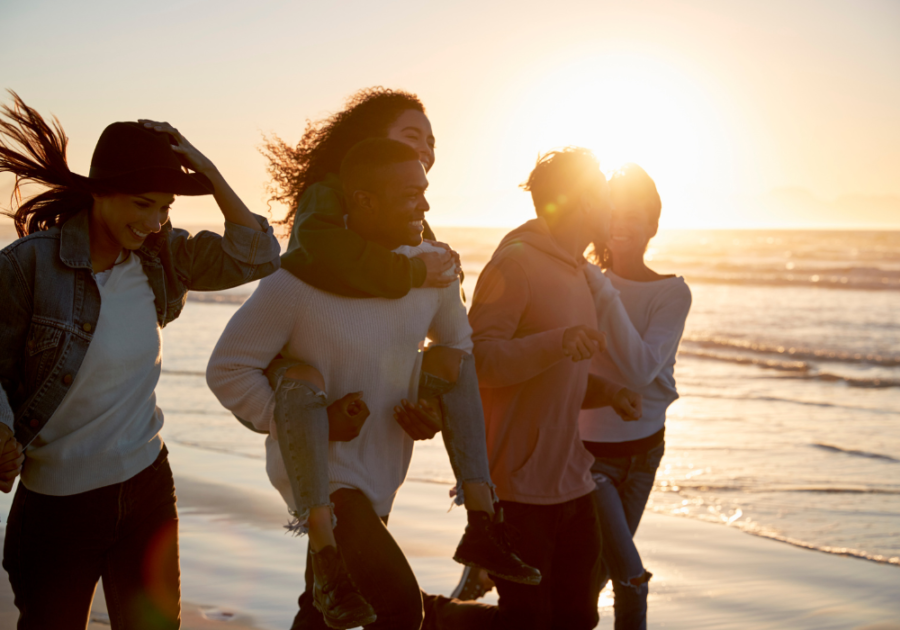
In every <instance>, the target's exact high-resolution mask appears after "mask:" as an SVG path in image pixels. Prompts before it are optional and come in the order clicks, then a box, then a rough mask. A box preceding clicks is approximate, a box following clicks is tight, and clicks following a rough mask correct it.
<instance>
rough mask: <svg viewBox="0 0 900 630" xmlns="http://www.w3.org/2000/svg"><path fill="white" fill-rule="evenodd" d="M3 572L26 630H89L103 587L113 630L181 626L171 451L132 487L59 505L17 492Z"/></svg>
mask: <svg viewBox="0 0 900 630" xmlns="http://www.w3.org/2000/svg"><path fill="white" fill-rule="evenodd" d="M3 568H4V569H6V571H7V573H9V581H10V584H11V585H12V589H13V593H14V594H15V604H16V607H17V608H18V609H19V623H18V628H19V630H46V629H48V628H53V630H68V629H69V628H71V629H72V630H75V629H77V630H84V628H85V627H86V626H87V624H88V615H89V613H90V609H91V601H92V600H93V597H94V591H95V590H96V588H97V580H98V579H100V578H101V577H102V578H103V592H104V594H105V595H106V603H107V606H108V609H109V618H110V623H111V625H112V628H113V630H119V629H127V630H162V629H165V630H169V629H173V630H174V629H177V628H178V627H179V625H180V623H181V597H180V571H179V568H178V514H177V512H176V509H175V483H174V481H173V480H172V470H171V469H170V468H169V462H168V459H167V451H166V449H165V448H163V450H162V452H161V453H160V454H159V457H158V458H157V459H156V461H155V462H153V463H152V464H151V465H150V466H148V467H147V468H145V469H144V470H143V471H141V472H140V473H138V474H137V475H135V476H134V477H132V478H131V479H129V480H128V481H125V482H122V483H117V484H113V485H111V486H105V487H103V488H98V489H96V490H91V491H89V492H82V493H80V494H74V495H71V496H64V497H57V496H48V495H45V494H39V493H37V492H32V491H30V490H28V489H27V488H25V486H24V485H23V484H21V483H20V484H19V487H18V490H16V496H15V499H13V505H12V509H11V510H10V512H9V522H8V523H7V525H6V541H5V543H4V545H3Z"/></svg>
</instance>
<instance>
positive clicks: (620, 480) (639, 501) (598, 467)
mask: <svg viewBox="0 0 900 630" xmlns="http://www.w3.org/2000/svg"><path fill="white" fill-rule="evenodd" d="M664 453H665V443H663V444H660V445H659V446H656V447H654V448H652V449H650V450H649V451H647V452H646V453H644V454H642V455H633V456H631V457H598V458H596V459H595V460H594V465H593V466H592V467H591V473H592V474H593V476H594V481H595V482H596V484H597V489H596V490H595V494H596V496H597V507H598V510H599V513H600V528H601V531H602V532H603V580H602V582H601V590H602V587H603V586H605V584H606V581H607V580H608V579H610V578H612V580H613V593H614V595H615V605H614V610H615V615H616V623H615V630H632V629H637V630H646V628H647V593H648V592H649V589H648V583H647V582H646V581H645V582H643V583H641V584H639V585H634V584H632V583H631V582H632V580H637V581H639V580H640V578H641V576H643V575H644V571H645V569H644V564H643V562H642V561H641V555H640V554H639V553H638V550H637V547H636V546H635V544H634V534H635V532H636V531H637V528H638V525H639V524H640V522H641V516H642V515H643V513H644V508H645V507H646V505H647V499H649V498H650V491H651V490H652V489H653V481H654V479H655V478H656V469H657V468H659V462H660V460H662V457H663V454H664Z"/></svg>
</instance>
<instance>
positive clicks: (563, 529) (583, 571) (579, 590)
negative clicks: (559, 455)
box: [494, 492, 602, 630]
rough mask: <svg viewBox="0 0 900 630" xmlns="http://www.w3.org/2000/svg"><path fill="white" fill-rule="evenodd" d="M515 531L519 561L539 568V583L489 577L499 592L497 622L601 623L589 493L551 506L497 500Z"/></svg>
mask: <svg viewBox="0 0 900 630" xmlns="http://www.w3.org/2000/svg"><path fill="white" fill-rule="evenodd" d="M500 505H501V507H502V508H503V516H504V519H505V521H506V522H507V523H508V524H509V525H510V526H511V527H512V528H513V529H515V530H516V531H517V532H518V540H517V541H516V549H517V550H518V551H519V556H521V558H522V560H524V561H525V562H527V563H528V564H530V565H531V566H533V567H537V568H538V569H540V571H541V576H542V577H541V583H540V585H539V586H527V585H524V584H516V583H514V582H510V581H508V580H503V579H499V578H494V581H495V582H496V583H497V592H498V593H499V595H500V602H499V610H498V614H497V620H496V627H501V628H510V629H512V628H515V629H516V630H519V629H521V630H526V629H528V630H532V629H533V630H549V629H553V630H583V629H585V630H586V629H589V628H593V627H594V626H596V625H597V624H598V623H599V622H600V615H599V614H598V612H597V599H598V597H599V595H600V578H601V569H600V566H601V565H600V550H601V547H602V545H601V534H600V522H599V520H598V517H597V507H596V503H595V499H594V493H593V492H592V493H590V494H588V495H585V496H583V497H580V498H578V499H573V500H572V501H567V502H565V503H559V504H556V505H531V504H526V503H513V502H511V501H501V502H500Z"/></svg>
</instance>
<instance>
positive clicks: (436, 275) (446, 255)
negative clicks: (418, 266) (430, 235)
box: [416, 241, 462, 289]
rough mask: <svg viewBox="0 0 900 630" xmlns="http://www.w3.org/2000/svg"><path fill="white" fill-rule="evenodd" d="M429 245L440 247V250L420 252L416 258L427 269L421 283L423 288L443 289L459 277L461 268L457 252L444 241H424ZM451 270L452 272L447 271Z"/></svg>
mask: <svg viewBox="0 0 900 630" xmlns="http://www.w3.org/2000/svg"><path fill="white" fill-rule="evenodd" d="M425 242H426V243H428V244H429V245H433V246H435V247H440V248H441V249H442V250H444V251H442V252H422V253H421V254H419V255H418V256H416V258H419V259H421V260H422V262H424V263H425V269H426V271H427V273H426V276H425V282H424V283H422V288H423V289H428V288H433V289H443V288H445V287H449V286H450V285H451V284H453V283H454V282H456V280H457V278H459V272H460V271H461V269H462V265H461V264H460V259H459V254H458V253H457V252H456V251H455V250H453V249H452V248H451V247H450V246H449V245H447V244H446V243H441V242H439V241H425ZM448 271H453V272H454V273H452V274H450V273H447V272H448Z"/></svg>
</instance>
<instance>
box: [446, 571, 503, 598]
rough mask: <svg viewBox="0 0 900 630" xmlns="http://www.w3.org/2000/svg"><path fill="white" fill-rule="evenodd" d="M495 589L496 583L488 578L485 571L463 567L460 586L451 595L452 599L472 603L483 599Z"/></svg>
mask: <svg viewBox="0 0 900 630" xmlns="http://www.w3.org/2000/svg"><path fill="white" fill-rule="evenodd" d="M493 588H494V583H493V581H492V580H491V578H489V577H488V576H487V573H486V572H485V571H484V570H483V569H475V568H472V567H463V572H462V575H461V576H460V578H459V584H457V585H456V588H455V589H453V592H452V593H450V598H451V599H458V600H461V601H464V602H472V601H475V600H476V599H481V598H482V597H484V595H485V594H486V593H488V592H490V591H491V590H493Z"/></svg>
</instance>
